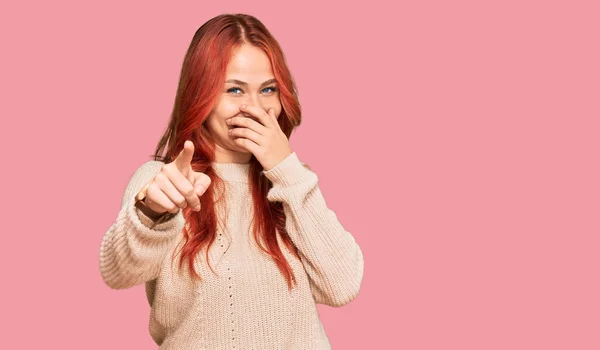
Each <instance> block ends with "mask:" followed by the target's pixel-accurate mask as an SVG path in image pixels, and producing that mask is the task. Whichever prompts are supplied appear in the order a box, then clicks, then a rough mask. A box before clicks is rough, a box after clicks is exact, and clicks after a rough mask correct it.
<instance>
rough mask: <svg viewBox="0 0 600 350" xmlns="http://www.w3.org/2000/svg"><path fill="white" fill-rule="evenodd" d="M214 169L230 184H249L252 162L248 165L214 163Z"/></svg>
mask: <svg viewBox="0 0 600 350" xmlns="http://www.w3.org/2000/svg"><path fill="white" fill-rule="evenodd" d="M212 166H213V169H215V172H216V173H217V175H219V177H220V178H221V179H223V180H225V181H228V182H241V183H248V181H249V180H248V176H249V175H250V162H248V163H224V162H213V163H212Z"/></svg>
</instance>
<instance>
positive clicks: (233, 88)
mask: <svg viewBox="0 0 600 350" xmlns="http://www.w3.org/2000/svg"><path fill="white" fill-rule="evenodd" d="M233 90H240V91H241V90H242V89H240V88H239V87H232V88H231V89H228V90H227V92H229V93H232V92H233ZM236 95H237V94H236Z"/></svg>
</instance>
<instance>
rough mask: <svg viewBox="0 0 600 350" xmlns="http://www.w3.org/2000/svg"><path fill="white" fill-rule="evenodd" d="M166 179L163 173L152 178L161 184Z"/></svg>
mask: <svg viewBox="0 0 600 350" xmlns="http://www.w3.org/2000/svg"><path fill="white" fill-rule="evenodd" d="M166 178H167V175H165V174H164V173H163V172H160V173H158V174H156V176H155V177H154V179H155V181H157V182H160V183H163V182H164V181H165V180H166Z"/></svg>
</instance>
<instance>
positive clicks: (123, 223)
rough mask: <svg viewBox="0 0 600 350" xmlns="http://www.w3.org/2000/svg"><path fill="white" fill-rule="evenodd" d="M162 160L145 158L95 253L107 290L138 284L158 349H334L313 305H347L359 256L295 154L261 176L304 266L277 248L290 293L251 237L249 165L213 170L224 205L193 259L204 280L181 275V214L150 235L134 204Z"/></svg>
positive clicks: (356, 284)
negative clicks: (289, 275) (208, 243)
mask: <svg viewBox="0 0 600 350" xmlns="http://www.w3.org/2000/svg"><path fill="white" fill-rule="evenodd" d="M163 165H164V163H162V162H159V161H148V162H146V163H144V164H142V166H140V167H139V168H138V169H137V170H136V172H135V173H134V174H133V176H132V177H131V179H130V181H129V184H128V185H127V188H126V190H125V194H124V196H123V200H122V208H121V211H120V212H119V214H118V216H117V219H116V221H115V223H114V224H113V225H111V227H110V228H109V229H108V231H107V232H106V233H105V235H104V237H103V239H102V243H101V247H100V272H101V275H102V278H103V279H104V282H105V283H106V284H107V285H108V286H109V287H111V288H114V289H124V288H130V287H132V286H135V285H139V284H142V283H144V284H145V288H146V295H147V298H148V302H149V304H150V307H151V312H150V321H149V331H150V335H151V336H152V338H153V339H154V341H155V342H156V343H157V344H158V345H160V347H159V349H177V350H186V349H209V350H213V349H214V350H219V349H227V350H230V349H240V350H249V349H257V350H285V349H297V350H313V349H314V350H321V349H331V345H330V343H329V339H328V337H327V335H326V333H325V330H324V328H323V325H322V323H321V320H320V319H319V315H318V312H317V308H316V304H317V303H320V304H325V305H329V306H333V307H340V306H343V305H346V304H347V303H349V302H350V301H352V300H353V299H354V298H355V297H356V296H357V294H358V293H359V289H360V286H361V283H362V279H363V267H364V262H363V255H362V251H361V249H360V247H359V246H358V244H357V243H356V241H355V239H354V238H353V236H352V235H351V234H350V233H349V232H347V231H346V230H345V229H344V227H343V226H342V225H341V224H340V222H339V221H338V220H337V217H336V214H335V213H334V212H333V211H332V210H331V209H329V208H328V207H327V205H326V202H325V199H324V198H323V195H322V193H321V191H320V189H319V186H318V177H317V175H316V174H315V173H314V172H312V171H311V170H309V169H308V168H306V167H305V166H304V165H303V163H302V162H301V161H300V160H299V159H298V156H297V154H296V153H295V152H294V153H292V154H290V155H289V156H288V157H287V158H285V159H284V160H283V161H281V162H280V163H279V164H278V165H277V166H276V167H274V168H272V169H270V170H269V171H264V172H263V173H264V175H265V176H266V177H267V178H269V179H270V180H271V181H272V182H273V188H271V190H270V191H269V193H268V195H267V198H268V200H269V201H279V202H283V206H284V210H285V214H286V229H287V231H288V233H289V235H290V237H291V239H292V241H293V242H294V244H295V246H296V247H297V248H298V249H299V252H300V256H301V258H302V261H299V260H298V259H296V258H295V257H294V256H293V255H292V253H291V252H290V251H289V250H288V249H287V247H286V246H285V245H284V243H283V241H282V240H281V238H280V236H279V234H278V239H279V245H280V247H281V250H282V252H283V253H284V255H285V257H286V259H287V261H288V262H289V264H290V266H291V267H292V268H293V271H294V274H295V276H296V279H297V282H298V285H297V286H296V287H295V288H294V289H293V290H292V292H290V291H288V286H287V283H286V280H285V278H284V277H283V275H282V274H281V273H280V271H279V269H278V268H277V265H276V264H275V262H274V261H273V260H272V259H271V257H269V256H268V255H266V254H265V253H263V252H262V251H261V250H260V249H259V248H258V246H257V245H256V242H255V241H254V237H253V234H252V230H251V226H250V225H251V219H252V213H253V211H252V210H253V209H252V199H251V195H250V192H249V183H248V174H249V169H250V168H249V164H241V163H213V167H214V168H215V171H216V172H217V174H218V175H219V176H220V177H221V178H222V179H224V180H225V181H226V185H227V187H226V191H227V192H226V194H227V196H226V202H225V203H224V204H219V205H217V208H215V209H216V212H217V215H218V218H219V225H217V226H218V232H217V237H218V238H217V239H216V240H215V242H214V243H213V245H212V247H211V249H210V251H209V258H210V259H211V266H212V267H213V269H214V270H215V272H216V273H217V274H218V275H215V274H213V272H212V271H211V270H210V269H209V268H208V266H207V264H206V261H205V251H204V250H203V251H201V252H200V253H199V256H198V257H197V258H196V270H197V271H198V272H199V273H200V275H201V276H202V278H203V280H202V281H200V282H199V281H196V280H192V278H191V277H190V276H189V270H188V269H187V264H186V265H185V266H184V268H183V269H182V270H181V271H179V270H178V267H177V264H178V262H179V257H180V255H179V254H177V255H175V260H174V261H173V262H172V260H171V255H172V254H173V252H174V251H175V250H177V251H179V249H176V248H179V247H178V244H181V243H183V242H182V241H181V240H182V238H183V227H184V225H185V220H184V218H183V215H182V213H181V211H180V212H179V213H178V214H177V215H176V216H175V217H174V218H172V219H170V220H169V221H167V222H164V223H161V224H159V225H157V226H156V227H155V228H154V229H149V228H148V227H149V226H150V225H151V223H152V221H151V220H150V219H149V218H148V217H146V216H145V215H144V214H143V213H142V212H141V211H139V210H138V209H137V208H136V207H135V206H134V197H135V195H136V193H137V192H138V191H139V190H140V189H141V188H142V186H143V185H144V184H146V183H147V182H148V181H150V180H151V179H152V178H153V177H154V176H155V175H156V174H157V173H158V172H159V171H160V169H161V167H162V166H163Z"/></svg>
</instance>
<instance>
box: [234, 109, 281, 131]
mask: <svg viewBox="0 0 600 350" xmlns="http://www.w3.org/2000/svg"><path fill="white" fill-rule="evenodd" d="M244 106H245V107H244ZM240 110H241V111H242V112H246V113H248V114H251V115H252V116H254V117H256V119H258V121H259V122H260V123H261V124H262V125H264V126H266V127H271V126H272V124H273V120H272V119H271V116H270V115H269V114H267V111H265V110H264V109H262V108H260V107H256V106H248V105H241V106H240Z"/></svg>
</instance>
